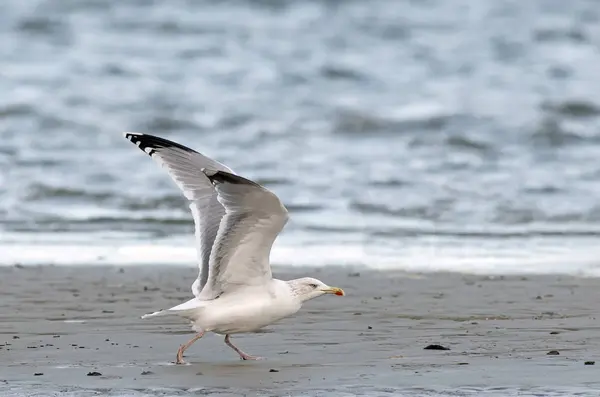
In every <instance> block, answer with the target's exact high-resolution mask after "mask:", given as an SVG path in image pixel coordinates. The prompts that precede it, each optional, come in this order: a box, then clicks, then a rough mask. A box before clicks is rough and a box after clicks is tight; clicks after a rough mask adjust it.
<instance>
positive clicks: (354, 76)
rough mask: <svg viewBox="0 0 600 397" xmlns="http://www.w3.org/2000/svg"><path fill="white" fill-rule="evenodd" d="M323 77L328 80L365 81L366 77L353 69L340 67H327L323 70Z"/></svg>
mask: <svg viewBox="0 0 600 397" xmlns="http://www.w3.org/2000/svg"><path fill="white" fill-rule="evenodd" d="M321 75H323V77H325V78H326V79H328V80H350V81H363V80H365V76H364V75H363V74H362V73H359V72H358V71H356V70H352V69H351V68H348V67H344V66H339V65H325V66H323V67H322V68H321Z"/></svg>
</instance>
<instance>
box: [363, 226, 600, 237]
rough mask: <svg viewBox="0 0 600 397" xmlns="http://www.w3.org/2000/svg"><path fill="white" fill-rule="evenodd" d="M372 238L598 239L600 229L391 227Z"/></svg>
mask: <svg viewBox="0 0 600 397" xmlns="http://www.w3.org/2000/svg"><path fill="white" fill-rule="evenodd" d="M368 233H369V235H370V236H373V237H386V238H389V237H394V238H397V237H415V236H419V237H426V236H430V237H458V238H477V239H498V238H503V239H507V238H531V237H534V238H535V237H600V229H597V228H593V227H591V226H590V227H581V228H579V229H576V228H571V229H566V228H564V227H561V226H557V227H556V228H555V229H550V228H548V227H545V228H544V227H539V228H534V227H532V226H531V225H527V226H525V227H523V226H522V227H505V228H499V227H496V228H493V229H492V228H489V229H482V230H464V229H458V228H453V227H445V228H443V227H436V228H429V229H428V228H424V227H419V228H411V227H392V228H386V229H378V230H369V231H368Z"/></svg>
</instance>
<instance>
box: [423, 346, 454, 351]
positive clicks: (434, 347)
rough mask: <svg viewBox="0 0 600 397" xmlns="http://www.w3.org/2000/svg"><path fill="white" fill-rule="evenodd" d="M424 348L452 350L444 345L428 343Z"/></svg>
mask: <svg viewBox="0 0 600 397" xmlns="http://www.w3.org/2000/svg"><path fill="white" fill-rule="evenodd" d="M423 350H450V348H449V347H445V346H442V345H428V346H425V347H424V349H423Z"/></svg>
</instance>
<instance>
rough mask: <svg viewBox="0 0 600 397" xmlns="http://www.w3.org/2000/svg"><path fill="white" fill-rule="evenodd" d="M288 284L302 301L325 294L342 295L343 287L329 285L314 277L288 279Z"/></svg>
mask: <svg viewBox="0 0 600 397" xmlns="http://www.w3.org/2000/svg"><path fill="white" fill-rule="evenodd" d="M288 284H289V285H290V287H291V288H292V292H293V293H294V295H296V296H297V297H298V298H299V299H300V300H301V301H302V302H305V301H307V300H310V299H313V298H316V297H319V296H321V295H325V294H333V295H337V296H344V290H343V289H341V288H337V287H331V286H329V285H327V284H325V283H324V282H322V281H321V280H317V279H316V278H312V277H303V278H297V279H295V280H290V281H288Z"/></svg>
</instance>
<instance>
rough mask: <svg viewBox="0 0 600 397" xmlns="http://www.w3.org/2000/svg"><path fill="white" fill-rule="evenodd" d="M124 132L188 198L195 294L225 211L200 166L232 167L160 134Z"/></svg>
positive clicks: (205, 276) (203, 279) (205, 273)
mask: <svg viewBox="0 0 600 397" xmlns="http://www.w3.org/2000/svg"><path fill="white" fill-rule="evenodd" d="M124 135H125V138H127V139H129V140H130V141H131V142H133V143H135V144H136V145H137V146H138V147H139V148H140V149H142V150H143V151H144V152H146V153H147V154H148V155H150V157H152V158H153V159H154V160H155V161H156V162H157V163H158V164H160V165H161V166H162V167H163V168H165V169H166V170H167V172H168V173H169V175H170V176H171V178H172V179H173V181H175V183H176V184H177V186H179V188H180V189H181V190H182V192H183V195H184V196H185V197H186V198H187V199H188V200H190V201H191V202H190V210H191V211H192V216H193V217H194V225H195V235H196V248H197V255H198V266H199V268H200V269H199V273H198V278H197V280H196V281H195V282H194V284H193V285H192V293H193V294H194V295H195V296H199V295H200V292H201V291H202V289H203V287H204V285H205V284H206V281H207V279H208V275H209V270H208V266H209V258H210V252H211V250H212V246H213V243H214V241H215V238H216V236H217V232H218V230H219V225H220V223H221V218H223V216H224V215H225V209H224V208H223V206H222V205H221V204H220V203H219V201H218V200H217V192H216V190H215V188H214V186H213V184H212V182H211V181H210V179H209V178H208V177H207V176H206V174H205V173H204V172H202V170H203V169H205V170H212V171H225V172H230V173H233V171H231V170H230V169H229V168H228V167H226V166H225V165H223V164H221V163H219V162H217V161H215V160H213V159H210V158H208V157H206V156H204V155H203V154H200V153H198V152H196V151H195V150H193V149H190V148H188V147H185V146H183V145H180V144H178V143H176V142H172V141H169V140H167V139H164V138H159V137H156V136H153V135H148V134H140V133H137V132H126V133H125V134H124Z"/></svg>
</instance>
